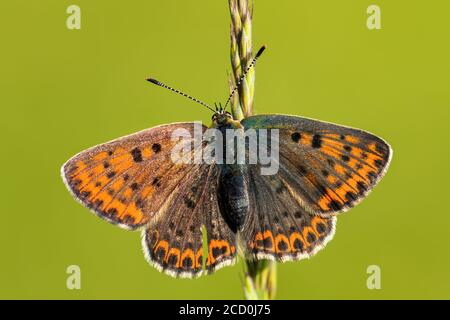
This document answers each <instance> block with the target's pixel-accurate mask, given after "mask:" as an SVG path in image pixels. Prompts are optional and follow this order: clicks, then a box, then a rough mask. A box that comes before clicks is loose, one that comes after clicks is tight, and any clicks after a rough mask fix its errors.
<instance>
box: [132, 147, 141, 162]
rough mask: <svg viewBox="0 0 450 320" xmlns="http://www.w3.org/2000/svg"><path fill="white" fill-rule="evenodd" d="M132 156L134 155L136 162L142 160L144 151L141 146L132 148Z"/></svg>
mask: <svg viewBox="0 0 450 320" xmlns="http://www.w3.org/2000/svg"><path fill="white" fill-rule="evenodd" d="M131 156H132V157H133V160H134V162H141V161H142V152H141V149H139V148H134V149H133V150H131Z"/></svg>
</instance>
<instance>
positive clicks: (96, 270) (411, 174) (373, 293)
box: [0, 0, 450, 299]
mask: <svg viewBox="0 0 450 320" xmlns="http://www.w3.org/2000/svg"><path fill="white" fill-rule="evenodd" d="M372 3H374V2H373V1H372V0H371V1H365V0H358V1H355V0H352V1H350V0H347V1H332V0H328V1H297V0H296V1H293V0H292V1H260V0H255V11H254V24H253V34H254V46H255V47H259V46H260V45H262V44H266V45H267V46H268V50H267V52H266V53H265V54H264V56H263V57H262V58H261V60H260V62H259V64H258V67H257V77H256V78H257V87H256V98H255V99H256V100H255V109H256V112H257V113H289V114H298V115H304V116H307V117H312V118H317V119H322V120H326V121H330V122H336V123H340V124H345V125H349V126H354V127H358V128H363V129H366V130H369V131H371V132H374V133H376V134H379V135H380V136H381V137H383V138H385V139H386V140H387V141H389V142H390V143H391V145H392V146H393V148H394V158H393V161H392V164H391V168H390V170H389V171H388V173H387V175H386V177H385V178H384V180H383V181H382V182H381V183H380V185H379V187H377V188H376V190H375V191H374V192H373V193H372V194H371V195H370V196H369V197H368V199H366V200H365V201H363V202H362V203H361V204H360V205H358V206H357V207H356V208H355V209H353V210H352V211H350V213H348V214H345V215H344V216H341V217H340V218H339V219H338V224H337V232H336V235H335V238H334V239H333V240H332V241H331V242H330V243H329V244H328V246H327V247H326V249H325V250H323V251H321V252H319V253H318V255H317V256H315V257H314V258H312V259H310V260H306V261H301V262H298V263H286V264H283V265H278V280H279V283H278V285H279V287H278V295H277V297H278V298H279V299H316V298H324V299H335V298H342V299H350V298H356V299H370V298H374V299H391V298H400V299H403V298H447V299H448V298H450V279H449V270H450V256H449V249H448V246H449V244H450V228H449V227H450V212H449V209H448V206H447V204H446V201H447V200H448V190H449V187H448V181H449V180H450V172H449V170H448V169H445V168H447V165H448V159H449V156H450V149H449V138H450V134H449V133H450V132H449V131H450V130H449V126H448V120H449V114H450V111H449V110H450V108H449V107H450V90H449V88H450V87H449V84H450V79H449V77H450V63H449V57H450V44H449V35H450V32H449V31H450V26H449V23H448V12H449V10H450V5H449V4H448V3H447V2H444V1H414V2H411V1H381V0H377V1H376V2H375V3H376V4H378V5H379V6H380V7H381V23H382V30H368V29H367V27H366V19H367V16H368V15H367V13H366V9H367V7H368V6H369V5H370V4H372ZM71 4H77V5H79V6H80V7H81V19H82V20H81V30H68V29H67V28H66V19H67V17H68V14H66V8H67V7H68V6H69V5H71ZM0 12H1V19H0V30H1V31H0V33H1V51H0V61H1V62H0V66H1V77H0V88H1V89H0V90H1V94H0V101H1V104H0V105H1V117H0V125H1V133H2V137H3V139H4V140H3V142H2V146H1V150H2V156H1V158H0V165H1V167H2V168H3V172H2V175H1V177H2V184H1V186H0V188H1V190H0V191H1V192H0V194H1V199H2V201H1V203H0V210H1V216H2V222H1V224H0V246H1V247H0V250H1V255H0V257H1V258H0V259H1V260H0V261H1V266H0V298H68V299H79V298H88V299H92V298H94V299H99V298H137V299H168V298H173V299H183V298H194V299H197V298H203V299H210V298H212V299H219V298H224V299H231V298H242V297H243V293H242V289H241V281H240V278H239V276H240V273H241V272H242V269H243V265H242V264H241V263H240V264H237V265H235V266H233V267H228V268H225V269H222V270H220V271H218V272H217V273H216V274H214V275H212V276H208V277H203V278H200V279H198V280H176V279H172V278H170V277H168V276H166V275H163V274H160V273H159V272H157V271H156V270H155V269H154V268H152V267H150V266H149V265H148V264H147V262H145V260H144V257H143V254H142V250H141V245H140V235H139V233H132V232H127V231H124V230H121V229H119V228H117V227H115V226H112V225H109V224H108V223H106V222H105V221H103V220H101V219H99V218H97V217H95V216H94V215H92V214H91V213H89V212H88V211H87V210H86V209H84V208H83V207H82V206H81V205H79V204H78V203H77V202H75V201H74V200H73V199H72V198H71V196H70V195H69V193H68V192H67V190H66V188H65V187H64V185H63V183H62V181H61V178H60V174H59V170H60V166H61V165H62V164H63V163H64V162H65V161H66V160H67V159H68V158H69V157H71V156H72V155H73V154H75V153H77V152H79V151H81V150H83V149H85V148H87V147H90V146H92V145H95V144H98V143H101V142H105V141H107V140H110V139H113V138H116V137H119V136H122V135H125V134H128V133H132V132H135V131H138V130H141V129H143V128H147V127H152V126H155V125H158V124H163V123H170V122H176V121H194V120H203V121H206V122H208V123H209V121H210V116H211V115H210V113H209V112H207V111H206V110H205V109H204V108H202V107H200V106H198V105H195V104H194V103H192V102H189V101H187V100H184V99H182V98H181V97H179V96H177V95H175V94H172V93H170V92H168V91H165V90H162V89H160V88H157V87H155V86H152V85H150V84H149V83H147V82H146V81H144V79H145V78H146V77H147V76H150V75H151V76H154V77H156V78H158V79H160V80H161V81H165V82H167V83H168V84H171V85H173V86H175V87H177V88H180V89H182V90H185V91H186V92H188V93H191V94H193V95H194V96H196V97H198V98H200V99H202V100H204V101H206V102H209V103H212V102H214V101H224V100H225V99H226V96H227V70H230V62H229V22H230V21H229V19H230V18H229V12H228V5H227V1H225V0H222V1H210V0H201V1H200V0H197V1H114V2H112V1H106V0H97V1H87V0H79V1H60V0H58V1H56V0H53V1H51V0H43V1H24V0H21V1H19V0H17V1H2V2H1V4H0ZM72 264H75V265H79V266H80V268H81V286H82V288H81V290H68V289H67V288H66V279H67V276H68V275H67V274H66V268H67V266H69V265H72ZM369 265H378V266H380V268H381V285H382V288H381V290H368V289H367V287H366V279H367V277H368V276H369V275H368V274H367V273H366V269H367V267H368V266H369Z"/></svg>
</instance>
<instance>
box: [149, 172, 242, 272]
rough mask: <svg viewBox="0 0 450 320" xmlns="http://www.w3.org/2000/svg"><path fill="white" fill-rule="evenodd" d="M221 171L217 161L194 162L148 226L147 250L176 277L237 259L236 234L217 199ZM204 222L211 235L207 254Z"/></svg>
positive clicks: (153, 258) (207, 233) (160, 265)
mask: <svg viewBox="0 0 450 320" xmlns="http://www.w3.org/2000/svg"><path fill="white" fill-rule="evenodd" d="M217 174H218V168H217V167H216V166H214V165H194V169H192V170H191V171H190V172H189V173H188V174H187V175H186V176H185V178H184V179H183V181H181V182H180V184H179V185H178V186H177V187H176V189H175V191H174V192H173V193H172V195H171V196H170V198H169V199H168V205H167V206H166V207H164V208H162V210H161V211H160V212H159V214H158V217H157V218H156V220H155V221H154V222H151V223H150V224H149V226H148V228H147V229H146V230H144V233H143V247H144V252H145V254H146V257H147V259H148V260H149V262H150V263H151V264H153V265H155V266H156V267H157V268H158V269H159V270H162V271H164V272H165V273H167V274H169V275H171V276H174V277H188V278H192V277H198V276H200V275H202V274H203V273H205V272H206V273H210V272H213V271H215V270H217V269H219V268H220V267H221V266H224V265H228V264H232V263H233V262H234V261H235V256H236V244H235V235H234V233H233V232H232V231H231V230H230V228H229V227H228V225H227V224H226V222H225V220H224V218H223V215H222V214H221V212H220V208H219V205H218V201H217V192H216V189H217V184H218V181H217V179H218V175H217ZM202 226H204V228H205V230H206V238H207V243H206V247H207V249H206V251H205V256H204V255H203V246H202V242H203V239H202V238H203V235H202V231H201V228H202ZM203 260H205V268H206V269H204V268H203Z"/></svg>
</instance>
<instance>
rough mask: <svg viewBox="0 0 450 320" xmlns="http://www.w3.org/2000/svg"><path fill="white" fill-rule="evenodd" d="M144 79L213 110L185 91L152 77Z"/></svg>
mask: <svg viewBox="0 0 450 320" xmlns="http://www.w3.org/2000/svg"><path fill="white" fill-rule="evenodd" d="M146 80H147V81H148V82H151V83H153V84H156V85H157V86H160V87H163V88H166V89H169V90H171V91H173V92H175V93H178V94H180V95H182V96H183V97H186V98H188V99H190V100H192V101H195V102H197V103H199V104H201V105H202V106H204V107H206V108H208V109H209V110H211V111H212V112H215V111H214V109H213V108H211V107H210V106H209V105H207V104H206V103H204V102H203V101H200V100H198V99H195V98H194V97H192V96H190V95H188V94H186V93H184V92H181V91H180V90H177V89H174V88H172V87H169V86H168V85H165V84H164V83H162V82H159V81H158V80H155V79H152V78H148V79H146Z"/></svg>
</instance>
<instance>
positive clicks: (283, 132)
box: [242, 115, 392, 215]
mask: <svg viewBox="0 0 450 320" xmlns="http://www.w3.org/2000/svg"><path fill="white" fill-rule="evenodd" d="M242 124H243V125H244V127H245V128H246V129H249V128H253V129H278V130H279V164H280V173H279V174H280V176H281V178H282V182H283V184H284V186H285V187H286V188H287V190H288V191H289V192H290V194H291V195H292V196H293V197H294V198H296V199H297V201H298V202H299V203H301V205H302V206H303V207H304V208H305V210H306V211H308V212H311V213H315V214H322V215H329V214H335V213H338V212H343V211H346V210H348V209H349V208H350V207H352V206H354V205H355V204H356V203H358V202H359V201H360V200H362V199H363V198H364V197H366V195H367V194H368V192H369V191H370V190H371V189H372V188H373V187H374V186H375V185H376V184H377V182H378V181H379V180H380V179H381V177H382V176H383V175H384V173H385V171H386V169H387V167H388V165H389V161H390V158H391V154H392V151H391V148H390V146H389V145H388V144H387V143H386V142H385V141H383V140H382V139H380V138H378V137H377V136H375V135H373V134H370V133H368V132H365V131H362V130H358V129H352V128H348V127H343V126H339V125H335V124H331V123H326V122H321V121H317V120H311V119H305V118H301V117H295V116H284V115H259V116H252V117H249V118H246V119H244V120H243V121H242Z"/></svg>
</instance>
